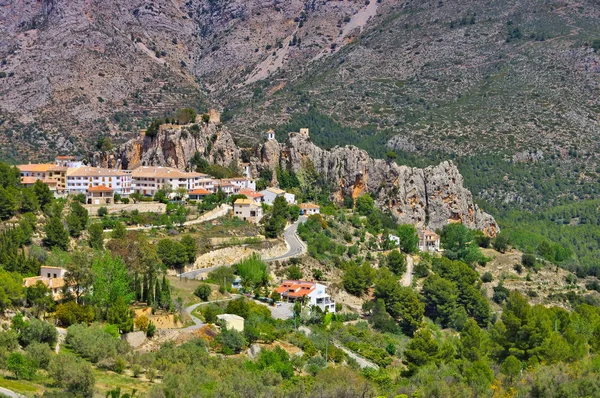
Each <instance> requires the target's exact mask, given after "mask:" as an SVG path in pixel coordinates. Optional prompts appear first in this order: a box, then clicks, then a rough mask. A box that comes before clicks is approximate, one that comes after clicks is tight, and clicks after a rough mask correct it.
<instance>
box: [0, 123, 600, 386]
mask: <svg viewBox="0 0 600 398" xmlns="http://www.w3.org/2000/svg"><path fill="white" fill-rule="evenodd" d="M282 141H283V140H282ZM102 146H103V147H105V148H104V149H105V150H104V151H102V152H101V153H95V154H93V155H91V156H89V157H86V158H80V157H77V156H71V155H66V156H57V157H56V158H55V159H54V162H52V163H44V164H21V165H17V166H9V165H6V164H1V163H0V185H1V186H0V219H1V220H2V230H1V231H0V266H1V269H0V292H2V294H0V311H1V312H2V314H1V316H0V325H1V326H2V329H1V330H0V341H3V342H6V344H5V345H4V346H3V347H6V348H3V347H0V392H3V391H8V392H10V393H11V394H12V393H19V394H24V395H26V396H33V395H44V396H49V397H52V396H69V397H71V396H72V397H79V396H83V397H93V396H107V395H108V396H119V394H122V393H125V392H126V391H127V392H126V393H125V394H132V393H133V390H134V389H135V390H136V393H138V394H142V395H144V396H149V397H169V396H172V394H171V391H182V393H181V396H190V397H192V396H194V397H195V396H229V395H231V394H230V393H231V392H232V391H242V390H244V389H245V388H249V390H248V391H249V396H266V397H270V396H281V394H279V395H278V391H279V390H280V389H285V391H286V393H285V394H284V396H285V395H289V394H291V395H295V396H304V395H307V394H305V393H306V392H307V391H311V393H310V394H312V396H331V397H334V396H340V394H341V391H346V390H347V389H348V388H349V389H350V390H351V391H352V393H351V394H350V395H348V396H359V395H360V396H374V395H376V392H379V393H383V394H384V395H387V396H397V395H398V394H400V396H402V394H405V393H410V394H413V393H414V394H416V395H413V396H418V394H419V391H425V392H427V391H429V389H430V388H431V383H429V382H426V383H423V382H422V381H421V379H420V378H419V377H420V376H419V375H422V374H424V373H423V372H425V373H426V372H429V371H430V370H431V369H432V368H431V367H432V366H436V367H437V366H438V364H439V365H440V366H442V364H443V363H446V362H443V361H451V362H453V363H461V365H460V366H463V367H466V368H468V369H471V371H473V372H474V373H473V374H477V375H481V374H483V376H481V377H480V378H479V379H478V380H477V383H478V384H473V383H474V382H473V383H471V382H469V383H471V384H469V383H466V384H465V382H463V381H460V380H458V379H457V380H455V381H454V382H453V383H454V384H453V385H452V386H450V387H448V388H449V389H453V388H464V389H465V391H479V392H482V391H487V390H488V389H489V388H491V386H492V385H494V386H496V387H495V388H496V389H497V390H499V391H500V390H502V391H512V389H513V388H515V385H516V384H515V381H514V380H515V379H514V378H515V375H516V374H518V373H519V372H520V369H524V366H526V364H528V363H533V362H534V361H538V363H539V362H544V361H548V360H550V359H549V358H554V354H553V353H552V352H551V351H549V350H546V351H542V352H537V351H536V353H534V351H531V352H530V351H526V352H524V353H522V354H518V356H517V355H512V354H511V353H512V352H513V351H511V349H512V347H513V346H514V344H516V343H515V339H517V337H515V336H517V334H514V333H512V332H509V331H508V330H507V329H506V327H504V326H502V325H504V323H503V322H504V321H503V320H504V319H505V315H504V314H506V311H507V309H506V308H509V307H510V308H512V307H511V306H515V305H519V306H521V307H523V308H525V310H524V311H534V310H533V308H535V311H540V314H542V315H540V316H543V317H547V318H550V317H554V316H561V317H562V315H555V314H562V313H559V312H557V311H565V310H566V309H571V310H573V309H574V308H577V309H578V310H581V308H583V307H577V305H578V303H579V304H580V303H582V302H585V303H592V304H593V303H594V302H595V300H599V299H598V297H597V294H596V292H595V291H594V290H592V291H589V290H590V289H589V286H592V285H590V283H592V281H591V280H587V279H584V278H581V279H578V278H577V277H576V276H575V275H574V274H572V273H570V272H569V271H567V270H565V269H562V268H558V267H556V266H554V265H553V264H552V262H551V261H550V260H548V259H547V257H542V256H540V255H537V254H533V253H523V252H520V251H517V250H515V249H514V248H512V247H511V242H510V239H508V238H507V236H506V235H503V234H502V233H500V234H499V233H498V232H499V228H498V226H497V224H496V222H495V220H494V219H493V218H492V217H491V216H490V215H488V214H486V213H484V212H483V211H482V210H480V209H479V208H478V207H477V205H476V204H474V203H473V200H472V196H471V194H470V192H469V191H468V190H466V189H465V188H464V186H463V184H462V176H461V175H460V173H458V171H457V169H456V167H455V166H454V165H453V164H452V163H450V162H443V163H442V164H440V165H438V166H432V167H428V168H425V169H418V168H410V167H406V166H399V165H397V164H396V163H395V162H393V161H391V160H390V159H388V160H382V159H373V158H371V157H369V156H368V155H367V154H366V153H365V152H364V151H360V150H359V149H357V148H355V147H352V146H345V147H335V148H332V149H330V150H324V149H322V148H319V147H317V146H316V145H314V144H313V143H312V142H311V138H310V133H309V131H308V129H301V130H300V131H298V132H292V133H289V134H288V137H287V138H286V139H285V141H283V142H281V143H280V142H278V140H277V137H276V134H275V133H274V132H273V131H271V130H269V131H267V132H266V133H265V136H264V140H263V141H262V142H261V143H260V144H257V145H256V146H255V147H252V148H238V147H237V146H236V145H235V144H234V142H233V139H232V138H231V136H230V135H229V133H228V132H227V131H226V129H224V128H223V127H222V126H221V125H220V123H219V118H218V114H217V113H215V112H210V113H209V114H206V115H200V116H198V117H197V118H195V120H194V122H192V123H185V124H177V123H173V120H169V121H168V122H167V121H166V120H162V121H155V122H153V123H152V125H151V126H150V127H149V128H148V129H147V130H145V131H143V132H142V133H141V134H140V137H138V138H137V139H135V140H132V141H129V142H126V143H124V144H123V145H122V146H119V147H117V148H109V147H110V145H107V144H106V142H103V143H102ZM541 246H542V245H540V247H541ZM548 250H558V249H555V248H553V247H551V246H550V247H549V248H548ZM556 253H559V252H558V251H556ZM559 254H560V253H559ZM590 305H591V304H590ZM534 306H535V307H534ZM547 307H548V308H547ZM586 308H587V307H586ZM591 308H596V307H591ZM508 311H509V312H508V313H509V314H510V311H511V310H510V309H509V310H508ZM594 311H596V310H595V309H594V310H589V311H588V312H583V313H582V315H578V316H581V317H588V318H589V322H595V321H594V320H593V319H595V318H594V316H596V315H595V314H596V312H594ZM515 316H516V315H515ZM588 318H586V319H588ZM561 319H564V318H561ZM507 322H508V320H507ZM496 325H499V326H496ZM496 327H497V328H498V329H497V330H496V329H493V330H495V332H494V333H499V334H500V335H501V336H502V339H500V340H499V341H501V343H499V344H501V345H498V346H497V347H496V348H495V350H496V351H493V352H492V351H490V350H488V349H487V348H486V349H485V353H484V351H483V350H484V348H480V350H481V351H478V352H479V353H478V354H477V355H483V356H485V358H487V359H485V361H484V360H482V361H480V362H477V361H475V363H472V361H471V360H470V358H472V357H471V356H470V354H466V353H465V351H464V350H465V347H463V346H462V345H461V344H462V343H461V341H462V339H463V338H464V339H468V338H470V337H469V336H470V335H471V334H473V333H474V334H477V335H482V334H484V333H486V334H487V333H491V332H487V330H488V329H491V328H496ZM503 327H504V328H503ZM528 327H531V325H529V324H527V323H526V322H524V323H523V324H521V326H518V328H521V329H524V328H528ZM569 330H570V329H565V330H564V332H561V333H560V334H558V335H557V334H556V333H558V332H550V331H549V330H545V329H544V330H542V331H541V332H540V333H541V335H543V336H545V337H543V341H544V344H546V345H548V346H549V345H550V344H553V341H554V340H553V339H558V338H559V337H560V339H563V340H564V342H565V343H564V344H566V346H567V347H568V350H571V351H568V352H570V354H564V355H566V356H564V358H573V356H574V355H578V358H582V357H581V355H582V352H583V351H577V350H576V348H577V347H579V344H583V345H584V346H586V347H587V346H588V345H590V344H593V343H592V342H588V341H586V342H583V341H580V340H568V339H569V338H570V337H568V336H570V335H569V333H570V332H569ZM544 333H545V335H544ZM457 335H459V336H460V339H457V338H456V336H457ZM563 335H564V336H567V337H563ZM463 336H464V337H463ZM557 336H558V337H557ZM590 336H592V337H590V339H593V336H594V334H590ZM561 341H562V340H561ZM590 341H591V340H590ZM423 345H427V346H429V347H431V349H429V348H428V349H427V352H425V353H421V350H422V347H423ZM444 350H448V352H449V354H448V358H446V357H445V355H446V354H442V352H445V351H444ZM566 350H567V349H566V348H565V351H564V352H567V351H566ZM450 352H452V353H450ZM40 358H41V359H40ZM443 358H446V359H443ZM508 358H510V359H508ZM561 360H563V359H561ZM490 361H496V362H494V363H507V361H508V363H509V364H511V366H512V368H510V369H508V370H506V369H504V368H501V369H500V368H498V369H496V368H497V366H495V365H494V367H492V365H491V362H490ZM182 364H183V365H184V366H183V367H182ZM513 365H514V366H513ZM502 366H504V365H502ZM527 366H529V365H527ZM215 368H216V369H217V371H216V372H215V371H214V369H215ZM475 368H477V369H475ZM64 369H67V371H65V370H64ZM228 369H229V370H231V369H245V370H242V375H241V376H240V374H235V375H234V374H231V372H229V371H228ZM481 369H483V370H481ZM515 369H517V370H515ZM480 371H481V372H483V373H481V372H480ZM478 372H480V373H478ZM199 374H202V375H206V377H208V378H209V379H210V380H209V379H207V380H208V381H206V382H204V381H198V379H197V377H198V375H199ZM257 377H258V378H259V379H260V380H265V383H264V385H263V384H260V385H256V384H253V383H256V380H257ZM478 377H479V376H478ZM332 378H333V379H335V380H341V381H343V384H339V383H333V384H331V383H329V380H332ZM240 380H241V381H240ZM382 380H383V382H382ZM214 381H219V382H218V383H214ZM240 382H243V384H244V386H249V387H240V386H239V384H238V383H240ZM304 383H307V384H304ZM442 384H443V383H438V384H436V385H442ZM235 386H237V387H235ZM523 388H526V387H523ZM2 389H4V390H2ZM324 391H325V393H324ZM448 391H449V390H448ZM53 394H54V395H53ZM65 394H66V395H65ZM228 394H229V395H228ZM314 394H317V395H314ZM356 394H358V395H356ZM121 396H122V395H121ZM233 396H235V395H233ZM342 396H345V395H344V394H342ZM424 396H429V395H427V394H425V395H424ZM442 396H448V395H447V394H446V393H442Z"/></svg>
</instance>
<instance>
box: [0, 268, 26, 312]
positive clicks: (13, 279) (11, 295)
mask: <svg viewBox="0 0 600 398" xmlns="http://www.w3.org/2000/svg"><path fill="white" fill-rule="evenodd" d="M23 299H24V294H23V279H22V278H21V275H19V274H18V273H16V272H8V271H5V270H3V269H0V313H4V311H6V310H7V309H8V308H11V307H13V306H17V305H19V304H21V302H22V301H23Z"/></svg>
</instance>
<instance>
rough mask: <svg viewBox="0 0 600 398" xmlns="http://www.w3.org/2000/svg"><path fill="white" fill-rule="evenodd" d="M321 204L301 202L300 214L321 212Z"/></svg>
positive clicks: (307, 214)
mask: <svg viewBox="0 0 600 398" xmlns="http://www.w3.org/2000/svg"><path fill="white" fill-rule="evenodd" d="M320 213H321V206H319V205H316V204H314V203H302V204H300V214H302V215H305V216H310V215H313V214H320Z"/></svg>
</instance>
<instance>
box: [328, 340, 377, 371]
mask: <svg viewBox="0 0 600 398" xmlns="http://www.w3.org/2000/svg"><path fill="white" fill-rule="evenodd" d="M333 345H334V346H336V347H337V348H339V349H340V350H342V351H344V352H345V353H346V354H347V355H348V356H349V357H350V358H352V359H354V360H355V361H356V362H357V363H358V366H360V367H361V369H364V368H373V369H379V366H378V365H377V364H374V363H373V362H371V361H369V360H368V359H366V358H364V357H362V356H360V355H358V354H357V353H355V352H354V351H352V350H350V349H348V348H346V347H344V346H343V345H342V344H341V343H340V342H338V341H333Z"/></svg>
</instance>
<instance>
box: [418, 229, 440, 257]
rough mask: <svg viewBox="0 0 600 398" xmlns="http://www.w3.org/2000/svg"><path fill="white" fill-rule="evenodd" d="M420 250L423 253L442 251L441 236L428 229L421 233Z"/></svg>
mask: <svg viewBox="0 0 600 398" xmlns="http://www.w3.org/2000/svg"><path fill="white" fill-rule="evenodd" d="M419 250H421V251H422V252H436V251H439V250H440V236H439V235H438V234H436V233H435V232H433V231H430V230H428V229H422V230H420V231H419Z"/></svg>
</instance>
